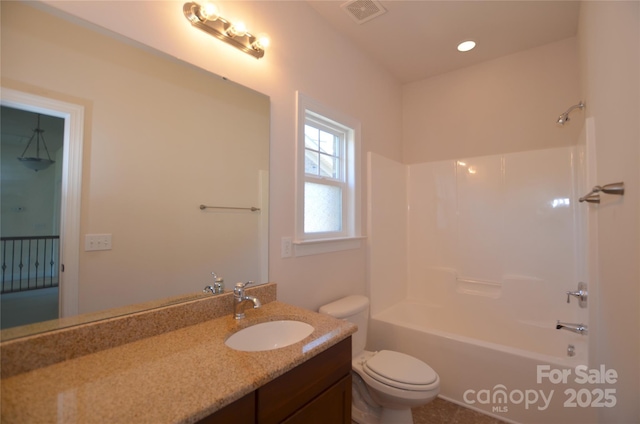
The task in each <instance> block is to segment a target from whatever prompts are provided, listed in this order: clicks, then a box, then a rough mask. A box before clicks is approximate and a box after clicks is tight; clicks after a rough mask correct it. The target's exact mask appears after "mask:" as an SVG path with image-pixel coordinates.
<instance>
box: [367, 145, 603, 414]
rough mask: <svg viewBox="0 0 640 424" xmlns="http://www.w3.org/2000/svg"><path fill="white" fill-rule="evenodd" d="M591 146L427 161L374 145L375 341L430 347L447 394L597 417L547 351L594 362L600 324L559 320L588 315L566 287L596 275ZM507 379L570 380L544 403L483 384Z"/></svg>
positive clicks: (466, 400)
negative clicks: (558, 374) (591, 252)
mask: <svg viewBox="0 0 640 424" xmlns="http://www.w3.org/2000/svg"><path fill="white" fill-rule="evenodd" d="M584 150H585V149H584V147H582V146H574V147H561V148H554V149H545V150H533V151H526V152H520V153H510V154H503V155H493V156H482V157H474V158H460V159H457V160H447V161H439V162H429V163H421V164H413V165H403V164H400V163H397V162H394V161H391V160H389V159H386V158H384V157H382V156H379V155H376V154H370V155H369V158H368V160H369V190H370V192H369V199H370V204H369V291H370V292H369V296H370V297H371V300H372V309H371V315H372V317H371V318H372V323H371V330H370V332H371V334H370V339H371V343H370V344H371V345H370V346H369V349H374V350H375V349H385V348H387V349H397V350H399V351H403V352H406V353H409V354H411V355H414V356H417V357H419V358H420V359H422V360H424V361H425V362H427V363H428V364H429V365H431V366H432V367H433V368H434V369H435V370H436V371H437V372H438V373H443V374H444V376H443V378H442V392H441V394H442V396H443V397H445V398H447V399H450V400H453V401H454V402H457V403H460V404H462V405H465V406H470V407H473V408H477V409H481V410H483V411H484V412H488V413H491V414H493V415H496V416H498V417H500V418H501V419H505V420H508V421H513V422H540V421H541V420H542V421H545V420H546V421H548V420H549V419H556V420H560V421H562V422H567V423H568V422H589V416H588V414H589V413H590V411H593V408H582V410H580V408H567V407H566V405H565V404H564V401H566V400H567V396H568V395H566V394H564V390H565V389H571V387H573V388H574V389H575V390H579V387H575V385H574V386H571V384H570V383H571V381H568V382H567V383H568V385H566V386H565V385H558V386H556V385H553V384H546V385H545V384H543V383H544V382H543V383H538V382H537V372H538V368H537V366H538V365H542V366H549V367H550V368H551V369H555V368H558V369H561V368H564V369H568V370H572V369H574V367H575V366H577V365H580V364H587V353H588V352H587V341H588V336H583V335H578V334H574V333H570V332H567V331H559V330H556V329H555V325H556V320H560V321H564V322H572V323H583V324H588V314H587V311H588V309H584V308H580V307H579V306H578V303H577V301H576V299H574V298H572V299H571V302H570V303H569V304H567V295H566V292H567V291H570V290H571V291H573V290H576V289H577V285H578V281H585V282H587V283H588V281H587V275H586V273H585V272H583V271H582V270H584V269H586V268H585V260H584V257H585V250H586V249H585V244H586V243H585V241H584V234H585V231H584V228H585V225H586V224H585V223H586V208H585V207H584V205H581V204H579V203H578V202H577V199H578V198H579V197H580V195H581V194H582V192H583V191H584V186H585V184H584V174H585V172H584V168H585V164H584V162H585V155H584ZM570 345H571V346H573V349H572V356H569V355H568V351H569V347H570ZM441 375H442V374H441ZM545 382H546V383H549V382H548V381H545ZM500 386H503V387H505V386H506V387H505V390H507V392H508V391H509V390H511V389H516V388H517V389H519V390H522V391H523V393H525V391H526V390H544V391H545V392H546V394H547V395H548V394H549V392H550V391H551V390H554V391H555V392H556V393H555V396H553V397H552V399H550V401H549V405H548V407H546V408H544V409H539V408H538V407H539V406H540V407H542V404H540V405H536V406H535V407H534V406H531V405H530V406H529V407H526V405H525V403H524V402H520V403H517V402H515V401H517V400H518V398H517V393H516V398H514V399H512V400H513V401H512V402H507V403H504V404H502V403H498V404H493V403H492V402H485V403H482V402H479V401H477V399H476V401H475V402H473V400H474V399H473V398H472V397H470V396H471V393H476V391H478V390H482V389H493V388H495V387H498V389H500V388H501V387H500ZM470 390H471V391H470ZM465 394H466V397H465ZM540 399H541V398H540ZM471 402H473V403H471ZM541 402H542V401H541ZM587 409H590V411H588V410H587ZM567 414H568V415H567Z"/></svg>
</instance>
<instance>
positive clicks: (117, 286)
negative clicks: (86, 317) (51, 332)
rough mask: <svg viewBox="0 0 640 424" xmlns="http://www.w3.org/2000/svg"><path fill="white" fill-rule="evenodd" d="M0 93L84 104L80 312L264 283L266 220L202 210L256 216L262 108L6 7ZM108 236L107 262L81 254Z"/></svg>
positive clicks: (191, 73)
mask: <svg viewBox="0 0 640 424" xmlns="http://www.w3.org/2000/svg"><path fill="white" fill-rule="evenodd" d="M26 14H28V15H29V19H27V20H23V19H21V16H25V15H26ZM105 52H106V54H105ZM2 83H3V86H9V87H12V88H18V89H23V90H27V91H32V92H35V94H41V95H49V96H52V97H58V94H56V93H64V96H65V97H66V96H73V97H75V98H77V99H81V100H80V101H81V102H82V104H84V105H85V106H86V110H85V113H86V122H85V139H84V158H83V185H82V211H81V227H80V230H81V235H82V239H81V240H80V250H81V252H80V260H79V266H80V281H79V290H78V292H79V312H81V313H83V312H94V311H99V310H103V309H106V308H110V307H116V306H123V305H128V304H130V303H134V302H135V303H137V302H143V301H147V300H152V299H158V298H163V297H168V296H172V295H176V294H184V293H196V292H199V291H200V290H202V288H203V287H204V286H205V285H207V284H211V282H212V277H211V272H212V271H216V272H217V273H218V274H220V275H222V276H224V277H226V278H227V279H228V281H229V283H231V282H235V281H240V280H255V281H260V248H261V245H260V236H261V231H260V225H261V214H260V213H251V212H248V213H246V212H213V211H201V210H200V209H199V207H198V206H199V205H200V204H207V205H221V206H258V207H260V206H262V205H261V204H260V196H261V192H260V180H259V178H260V176H261V175H260V171H266V170H267V169H268V165H269V163H268V158H269V99H268V98H267V97H266V96H263V95H261V94H257V93H255V92H251V91H249V90H247V89H245V88H244V87H239V86H237V85H236V84H233V83H229V82H226V81H223V80H222V79H220V78H218V77H214V76H212V75H211V74H208V73H205V72H202V71H201V70H199V69H195V68H193V67H192V66H187V65H185V64H179V63H176V62H175V61H168V60H167V59H165V58H162V57H160V56H159V55H155V54H151V53H148V52H144V51H142V50H140V49H137V48H134V47H131V46H129V45H127V44H124V43H122V42H119V41H116V40H113V39H112V38H111V37H105V36H104V35H101V34H98V33H96V32H94V31H89V30H87V29H85V28H82V27H78V26H77V25H73V24H70V23H68V22H67V21H64V20H61V19H55V18H52V17H50V16H48V15H46V14H44V13H42V12H40V11H37V10H34V9H33V8H30V7H27V6H24V5H23V4H21V3H19V2H3V4H2ZM265 213H267V212H266V211H265ZM105 233H106V234H112V243H113V244H112V249H111V250H109V251H100V252H85V251H84V235H85V234H105Z"/></svg>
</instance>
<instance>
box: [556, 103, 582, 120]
mask: <svg viewBox="0 0 640 424" xmlns="http://www.w3.org/2000/svg"><path fill="white" fill-rule="evenodd" d="M573 109H584V102H583V101H582V100H580V103H578V104H577V105H573V106H571V107H570V108H569V109H567V111H566V112H565V113H563V114H561V115H560V116H559V117H558V120H557V121H556V122H557V123H558V124H560V125H564V124H565V122H567V121H569V112H571V111H572V110H573Z"/></svg>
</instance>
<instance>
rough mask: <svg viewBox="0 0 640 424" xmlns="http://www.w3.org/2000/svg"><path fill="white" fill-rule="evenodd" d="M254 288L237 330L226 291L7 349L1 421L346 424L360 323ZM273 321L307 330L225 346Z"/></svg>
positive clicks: (12, 343)
mask: <svg viewBox="0 0 640 424" xmlns="http://www.w3.org/2000/svg"><path fill="white" fill-rule="evenodd" d="M268 286H272V287H268ZM253 290H255V291H254V292H253V293H252V294H253V295H255V296H257V297H259V298H261V300H262V303H263V305H262V307H261V308H259V309H251V310H247V311H246V312H247V313H246V318H244V319H241V320H235V319H234V318H233V316H232V311H233V306H232V302H231V301H232V300H233V299H232V294H231V293H225V294H223V295H218V296H211V297H210V298H207V299H204V300H196V301H193V302H188V303H185V304H179V305H171V306H168V307H162V308H158V309H155V310H153V311H148V312H143V313H139V314H133V315H128V316H125V317H120V318H114V319H112V320H107V321H105V322H100V323H94V324H87V325H86V326H78V327H76V328H71V329H67V330H59V331H53V332H48V333H44V334H42V335H39V336H38V335H35V336H31V337H26V338H21V339H16V340H12V341H8V342H3V343H2V344H1V345H0V354H1V356H2V382H1V384H2V404H1V407H2V409H1V414H2V415H1V421H2V422H3V423H26V422H38V423H70V424H71V423H82V424H85V423H86V424H90V423H105V422H109V423H131V422H136V423H153V424H162V423H167V424H175V423H229V422H233V423H280V422H286V423H314V422H317V423H326V422H331V423H350V422H351V416H350V405H351V376H350V375H351V374H350V372H351V334H353V333H354V332H355V330H356V327H355V325H353V324H350V323H347V322H345V321H342V320H337V319H335V318H332V317H329V316H325V315H321V314H318V313H315V312H312V311H308V310H305V309H301V308H297V307H294V306H291V305H287V304H284V303H281V302H278V301H276V300H275V285H267V286H262V287H256V288H255V289H253ZM270 290H271V291H272V292H273V293H271V292H270ZM154 316H155V318H154ZM194 320H195V321H197V322H193V321H194ZM276 320H297V321H302V322H306V323H308V324H310V325H312V326H313V328H314V330H313V332H312V333H311V335H309V336H308V337H306V338H304V339H303V340H301V341H300V342H297V343H294V344H292V345H290V346H285V347H282V348H278V349H273V350H265V351H257V352H245V351H238V350H233V349H231V348H229V347H228V346H226V345H225V340H226V339H227V338H228V337H229V336H230V335H231V334H233V333H235V332H237V331H239V330H241V329H243V328H245V327H249V326H251V325H254V324H257V323H261V322H266V321H276ZM185 322H186V323H187V324H186V325H184V323H185ZM90 326H93V328H90ZM172 326H174V327H176V328H172ZM101 327H102V328H101ZM156 333H157V334H156ZM141 334H142V336H141ZM25 364H26V365H25Z"/></svg>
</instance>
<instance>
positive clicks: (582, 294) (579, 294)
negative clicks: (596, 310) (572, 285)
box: [567, 282, 588, 308]
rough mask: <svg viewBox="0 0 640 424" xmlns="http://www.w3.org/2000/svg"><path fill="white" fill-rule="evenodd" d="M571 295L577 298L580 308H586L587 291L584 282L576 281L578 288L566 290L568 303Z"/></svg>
mask: <svg viewBox="0 0 640 424" xmlns="http://www.w3.org/2000/svg"><path fill="white" fill-rule="evenodd" d="M571 296H574V297H575V298H576V299H578V305H579V306H580V307H581V308H586V307H587V296H588V292H587V285H586V284H585V283H583V282H579V283H578V290H576V291H568V292H567V303H570V301H571Z"/></svg>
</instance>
